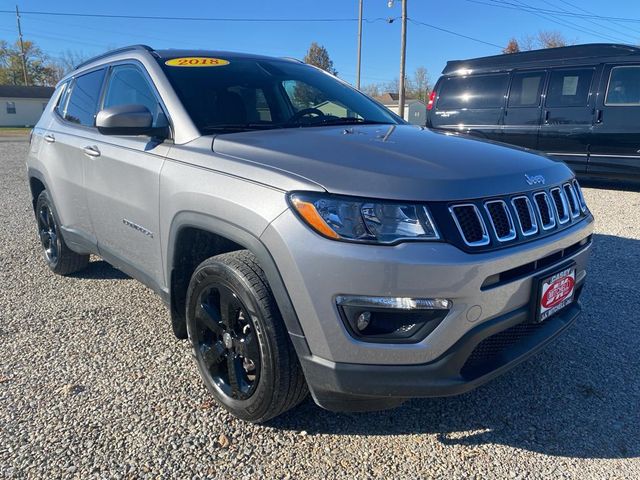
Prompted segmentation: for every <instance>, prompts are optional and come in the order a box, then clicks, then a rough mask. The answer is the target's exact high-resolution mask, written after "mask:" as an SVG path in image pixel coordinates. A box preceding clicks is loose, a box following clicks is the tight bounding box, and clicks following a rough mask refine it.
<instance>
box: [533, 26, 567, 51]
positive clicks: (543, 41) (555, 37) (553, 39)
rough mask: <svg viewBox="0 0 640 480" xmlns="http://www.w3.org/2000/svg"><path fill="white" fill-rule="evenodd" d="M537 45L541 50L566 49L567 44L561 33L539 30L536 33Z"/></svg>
mask: <svg viewBox="0 0 640 480" xmlns="http://www.w3.org/2000/svg"><path fill="white" fill-rule="evenodd" d="M538 44H539V45H540V46H541V47H542V48H557V47H566V46H567V45H568V44H569V42H568V41H567V40H566V39H565V38H564V36H563V35H562V33H560V32H557V31H551V30H541V31H540V32H538Z"/></svg>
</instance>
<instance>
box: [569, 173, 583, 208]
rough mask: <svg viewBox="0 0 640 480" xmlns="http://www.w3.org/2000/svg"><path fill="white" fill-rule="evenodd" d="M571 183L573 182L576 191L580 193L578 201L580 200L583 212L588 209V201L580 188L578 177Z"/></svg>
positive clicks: (577, 193)
mask: <svg viewBox="0 0 640 480" xmlns="http://www.w3.org/2000/svg"><path fill="white" fill-rule="evenodd" d="M571 183H572V184H573V188H574V190H575V191H576V195H578V201H579V202H580V209H581V210H582V211H583V212H585V211H586V210H587V202H585V201H584V195H582V188H580V184H579V183H578V180H576V179H574V180H573V182H571Z"/></svg>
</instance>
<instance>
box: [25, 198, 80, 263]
mask: <svg viewBox="0 0 640 480" xmlns="http://www.w3.org/2000/svg"><path fill="white" fill-rule="evenodd" d="M36 220H37V222H38V235H39V237H40V243H41V244H42V250H43V253H44V259H45V261H46V262H47V265H48V266H49V268H50V269H51V271H53V272H54V273H57V274H58V275H69V274H70V273H75V272H77V271H79V270H82V269H83V268H85V267H86V266H87V265H88V264H89V255H80V254H78V253H76V252H74V251H72V250H71V249H70V248H69V247H68V246H67V244H66V243H65V242H64V239H63V238H62V233H61V232H60V222H59V221H58V215H57V213H56V210H55V208H54V206H53V202H52V201H51V198H50V197H49V193H48V192H47V191H46V190H44V191H43V192H42V193H40V195H39V196H38V200H37V202H36Z"/></svg>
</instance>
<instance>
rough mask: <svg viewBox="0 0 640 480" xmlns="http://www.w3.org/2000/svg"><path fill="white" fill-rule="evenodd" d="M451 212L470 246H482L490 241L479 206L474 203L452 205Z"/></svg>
mask: <svg viewBox="0 0 640 480" xmlns="http://www.w3.org/2000/svg"><path fill="white" fill-rule="evenodd" d="M451 213H452V215H453V218H454V220H455V222H456V224H457V226H458V230H459V231H460V233H461V234H462V236H463V237H464V241H465V242H466V244H467V245H469V246H480V245H486V244H488V243H489V236H488V235H487V229H486V227H485V225H484V220H483V219H482V216H481V215H480V211H479V210H478V207H476V206H475V205H473V204H468V205H456V206H455V207H451Z"/></svg>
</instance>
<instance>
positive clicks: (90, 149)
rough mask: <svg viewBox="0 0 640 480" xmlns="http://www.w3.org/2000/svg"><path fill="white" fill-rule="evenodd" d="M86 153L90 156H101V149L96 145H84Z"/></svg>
mask: <svg viewBox="0 0 640 480" xmlns="http://www.w3.org/2000/svg"><path fill="white" fill-rule="evenodd" d="M84 154H85V155H88V156H89V157H99V156H100V150H98V147H97V146H95V145H88V146H86V147H84Z"/></svg>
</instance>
